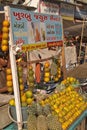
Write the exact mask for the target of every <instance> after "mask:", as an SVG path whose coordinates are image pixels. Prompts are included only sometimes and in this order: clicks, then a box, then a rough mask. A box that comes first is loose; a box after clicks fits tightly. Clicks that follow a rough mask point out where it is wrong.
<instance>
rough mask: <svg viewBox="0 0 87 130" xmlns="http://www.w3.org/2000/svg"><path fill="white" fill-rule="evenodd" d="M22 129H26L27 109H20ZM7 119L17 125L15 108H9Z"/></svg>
mask: <svg viewBox="0 0 87 130" xmlns="http://www.w3.org/2000/svg"><path fill="white" fill-rule="evenodd" d="M21 112H22V120H23V122H22V123H23V128H27V118H28V107H21ZM9 117H10V118H11V120H12V121H13V122H15V123H16V125H17V116H16V108H15V106H9Z"/></svg>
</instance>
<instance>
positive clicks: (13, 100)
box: [9, 98, 15, 106]
mask: <svg viewBox="0 0 87 130" xmlns="http://www.w3.org/2000/svg"><path fill="white" fill-rule="evenodd" d="M9 105H11V106H15V99H13V98H12V99H10V100H9Z"/></svg>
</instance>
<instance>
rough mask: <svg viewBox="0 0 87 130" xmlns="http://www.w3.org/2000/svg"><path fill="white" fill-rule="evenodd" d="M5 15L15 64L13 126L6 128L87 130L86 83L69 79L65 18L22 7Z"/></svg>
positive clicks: (10, 83)
mask: <svg viewBox="0 0 87 130" xmlns="http://www.w3.org/2000/svg"><path fill="white" fill-rule="evenodd" d="M4 13H5V20H4V22H3V23H6V24H3V26H4V25H5V27H6V28H9V31H7V30H5V31H3V33H2V41H3V40H7V41H8V39H9V44H7V45H8V49H9V56H10V64H11V66H10V67H9V68H7V70H9V71H6V73H7V75H10V76H12V78H11V77H10V78H7V82H8V84H7V87H8V90H9V88H10V93H11V94H12V95H13V96H14V98H12V99H11V100H10V101H9V111H8V112H9V117H10V118H11V119H12V121H13V123H12V124H11V125H10V126H8V128H4V129H5V130H6V129H9V130H10V129H15V130H16V129H18V130H21V129H28V130H33V129H35V130H73V129H81V130H83V128H84V129H86V117H87V112H86V111H87V101H86V100H84V97H83V95H81V93H80V92H79V91H78V90H77V89H76V88H79V86H80V83H79V81H78V79H77V78H74V77H72V76H70V77H67V78H65V77H64V76H65V75H64V76H63V74H65V70H64V69H66V67H65V57H64V43H63V25H62V24H63V23H62V17H61V16H60V15H49V14H42V13H35V12H32V11H29V10H27V9H26V8H25V9H23V8H17V7H16V6H5V7H4ZM8 33H9V35H7V34H8ZM3 35H4V37H3ZM4 38H5V39H4ZM2 43H3V42H1V47H2V46H6V45H5V44H2ZM5 51H6V50H5ZM54 52H55V54H54ZM61 52H62V53H61ZM50 53H51V54H50ZM61 57H62V58H61ZM61 59H62V60H61ZM62 73H63V74H62ZM7 77H9V76H7ZM9 80H10V81H9Z"/></svg>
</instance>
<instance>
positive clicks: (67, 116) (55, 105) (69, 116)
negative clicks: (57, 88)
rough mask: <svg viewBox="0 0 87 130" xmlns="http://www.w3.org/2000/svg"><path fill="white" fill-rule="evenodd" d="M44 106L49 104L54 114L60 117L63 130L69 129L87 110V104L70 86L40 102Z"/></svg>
mask: <svg viewBox="0 0 87 130" xmlns="http://www.w3.org/2000/svg"><path fill="white" fill-rule="evenodd" d="M40 104H42V105H43V106H44V105H46V104H49V105H50V106H51V109H52V111H53V114H55V115H57V116H58V119H59V121H60V122H61V124H62V128H63V130H67V129H68V127H70V125H71V124H72V123H73V122H74V121H75V120H76V119H77V118H78V117H79V116H80V115H81V113H82V112H83V111H85V110H86V109H87V103H86V102H85V101H84V99H83V97H82V96H81V95H80V94H78V93H77V92H76V91H75V90H74V88H73V87H72V86H68V87H67V88H65V89H63V90H62V91H61V92H59V93H53V94H51V95H50V96H49V97H48V98H46V99H45V100H42V101H40Z"/></svg>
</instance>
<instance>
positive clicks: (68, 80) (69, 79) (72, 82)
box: [61, 77, 79, 87]
mask: <svg viewBox="0 0 87 130" xmlns="http://www.w3.org/2000/svg"><path fill="white" fill-rule="evenodd" d="M61 84H62V85H65V86H66V87H67V86H69V85H73V86H75V85H79V81H78V80H77V79H76V78H74V77H67V78H66V79H64V80H63V81H62V82H61Z"/></svg>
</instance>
